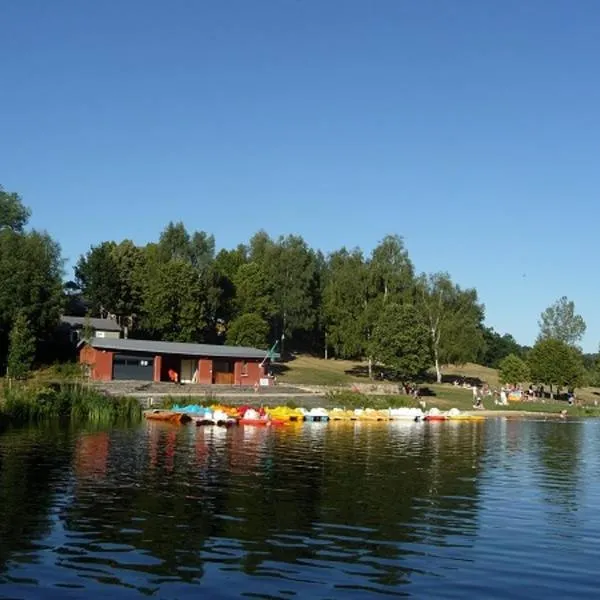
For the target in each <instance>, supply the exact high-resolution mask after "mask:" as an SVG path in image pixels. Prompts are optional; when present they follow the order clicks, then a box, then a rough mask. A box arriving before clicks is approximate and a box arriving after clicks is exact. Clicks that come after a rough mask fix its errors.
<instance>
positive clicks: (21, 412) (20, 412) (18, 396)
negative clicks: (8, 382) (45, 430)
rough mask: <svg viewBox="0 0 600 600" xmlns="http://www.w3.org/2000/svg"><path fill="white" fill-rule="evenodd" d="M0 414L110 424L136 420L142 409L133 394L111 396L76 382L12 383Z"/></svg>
mask: <svg viewBox="0 0 600 600" xmlns="http://www.w3.org/2000/svg"><path fill="white" fill-rule="evenodd" d="M0 415H2V416H4V417H5V418H7V419H9V420H10V421H11V422H13V423H27V422H31V421H42V420H45V419H60V418H70V419H75V420H79V421H90V422H103V423H107V424H110V423H115V422H118V421H124V420H125V421H129V422H136V421H138V422H139V421H140V420H141V416H142V410H141V407H140V404H139V402H138V401H137V400H136V399H135V398H111V397H108V396H105V395H103V394H100V393H99V392H96V391H94V390H90V389H88V388H85V387H82V386H78V385H62V386H44V387H41V388H40V387H30V386H14V387H12V388H10V389H8V390H5V392H4V399H3V400H2V401H0Z"/></svg>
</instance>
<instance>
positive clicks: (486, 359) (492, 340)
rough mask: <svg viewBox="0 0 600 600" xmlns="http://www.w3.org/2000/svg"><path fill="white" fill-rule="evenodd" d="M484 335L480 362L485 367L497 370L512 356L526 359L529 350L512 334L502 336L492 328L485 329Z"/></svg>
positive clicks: (483, 330)
mask: <svg viewBox="0 0 600 600" xmlns="http://www.w3.org/2000/svg"><path fill="white" fill-rule="evenodd" d="M482 333H483V342H484V343H483V348H482V350H481V354H480V357H479V360H478V362H480V363H481V364H482V365H483V366H485V367H491V368H492V369H497V368H498V367H499V366H500V362H501V361H502V359H504V358H506V357H507V356H509V355H510V354H514V355H515V356H518V357H519V358H522V359H523V358H525V356H526V354H527V350H528V348H526V347H525V346H521V345H520V344H519V343H518V342H517V341H516V340H515V338H514V337H513V336H512V335H511V334H510V333H505V334H504V335H501V334H499V333H498V332H496V331H494V329H493V328H491V327H484V328H483V329H482Z"/></svg>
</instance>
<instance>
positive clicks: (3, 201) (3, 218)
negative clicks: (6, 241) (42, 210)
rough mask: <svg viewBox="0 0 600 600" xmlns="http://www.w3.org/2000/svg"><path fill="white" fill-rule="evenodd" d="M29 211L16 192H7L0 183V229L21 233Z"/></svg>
mask: <svg viewBox="0 0 600 600" xmlns="http://www.w3.org/2000/svg"><path fill="white" fill-rule="evenodd" d="M30 216H31V211H30V210H29V209H28V208H27V207H26V206H24V205H23V202H22V200H21V197H20V196H19V195H18V194H15V193H14V192H13V193H9V192H6V191H5V190H4V188H3V187H2V186H1V185H0V230H1V229H10V230H12V231H14V232H17V233H21V232H22V231H23V229H24V228H25V225H27V222H28V221H29V217H30Z"/></svg>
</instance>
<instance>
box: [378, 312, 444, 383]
mask: <svg viewBox="0 0 600 600" xmlns="http://www.w3.org/2000/svg"><path fill="white" fill-rule="evenodd" d="M370 353H371V355H372V356H373V359H374V360H375V361H376V362H378V363H380V364H382V365H383V366H384V367H385V368H386V369H388V370H391V371H393V372H394V374H395V375H396V377H398V378H399V379H400V380H402V381H408V380H411V379H414V378H415V377H417V376H419V375H420V374H422V373H423V372H424V371H426V370H427V369H428V368H429V367H430V366H431V363H432V360H431V358H432V357H431V347H430V345H429V335H428V331H427V326H426V325H425V323H424V322H423V320H422V317H421V315H420V313H419V312H418V311H417V310H416V309H415V307H414V306H411V305H400V304H395V303H387V304H386V305H385V306H384V308H383V310H382V312H381V313H380V315H379V318H378V319H377V323H376V325H375V328H374V329H373V335H372V338H371V348H370Z"/></svg>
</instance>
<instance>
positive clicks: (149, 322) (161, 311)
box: [142, 260, 208, 342]
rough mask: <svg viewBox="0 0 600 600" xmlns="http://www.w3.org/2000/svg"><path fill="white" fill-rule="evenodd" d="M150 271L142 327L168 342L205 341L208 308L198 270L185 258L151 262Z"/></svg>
mask: <svg viewBox="0 0 600 600" xmlns="http://www.w3.org/2000/svg"><path fill="white" fill-rule="evenodd" d="M147 273H148V275H149V276H148V278H147V285H146V288H145V290H144V304H143V317H142V327H143V328H144V329H145V330H146V331H147V332H148V333H149V334H150V335H151V336H153V337H156V338H158V339H163V340H166V341H172V342H200V341H202V340H203V334H204V331H205V328H206V324H207V312H208V311H207V307H206V298H205V296H204V295H203V293H202V285H201V282H200V276H199V274H198V272H197V271H196V269H194V267H193V266H192V265H191V264H190V263H188V262H186V261H184V260H169V261H168V262H165V263H162V262H159V263H157V264H152V265H151V266H149V267H148V271H147Z"/></svg>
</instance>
